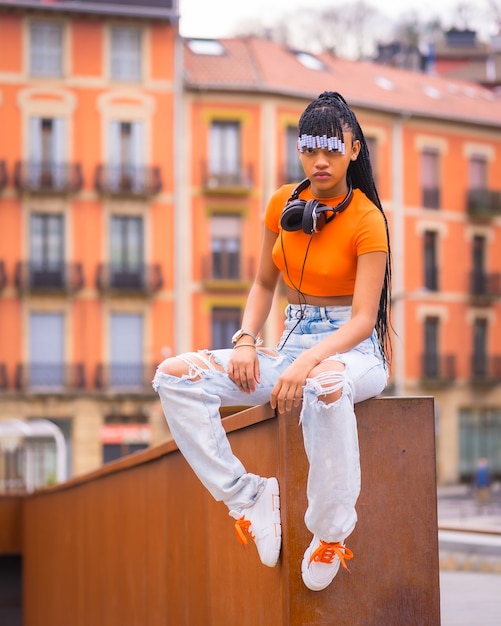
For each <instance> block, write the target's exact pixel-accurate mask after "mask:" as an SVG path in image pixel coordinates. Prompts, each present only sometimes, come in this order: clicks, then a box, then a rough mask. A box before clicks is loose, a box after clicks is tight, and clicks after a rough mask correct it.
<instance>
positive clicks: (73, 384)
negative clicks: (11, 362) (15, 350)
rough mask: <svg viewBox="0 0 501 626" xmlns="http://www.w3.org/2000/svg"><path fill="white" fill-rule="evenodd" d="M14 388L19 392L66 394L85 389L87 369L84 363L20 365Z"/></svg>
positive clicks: (17, 369)
mask: <svg viewBox="0 0 501 626" xmlns="http://www.w3.org/2000/svg"><path fill="white" fill-rule="evenodd" d="M14 386H15V388H16V389H17V390H19V391H31V392H38V393H65V392H70V391H78V390H83V389H85V386H86V380H85V368H84V365H83V364H82V363H78V364H74V365H68V364H65V363H28V364H25V363H20V364H19V365H18V366H17V368H16V373H15V377H14Z"/></svg>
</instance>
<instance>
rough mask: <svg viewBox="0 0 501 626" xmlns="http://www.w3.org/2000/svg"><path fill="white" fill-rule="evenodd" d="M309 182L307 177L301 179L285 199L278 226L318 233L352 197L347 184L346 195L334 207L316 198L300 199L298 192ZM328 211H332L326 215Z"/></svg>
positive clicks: (308, 184)
mask: <svg viewBox="0 0 501 626" xmlns="http://www.w3.org/2000/svg"><path fill="white" fill-rule="evenodd" d="M310 184H311V183H310V179H309V178H305V179H304V180H302V181H301V182H300V183H299V185H297V187H296V188H295V189H294V191H293V192H292V195H291V197H290V198H289V199H288V200H287V204H286V205H285V208H284V210H283V211H282V215H281V217H280V226H281V227H282V228H283V229H284V230H288V231H294V230H300V229H302V230H303V232H304V233H306V234H307V235H312V234H313V233H318V232H319V231H320V230H322V228H323V227H324V226H325V225H326V224H328V223H329V222H330V221H331V220H333V219H334V218H335V217H336V215H337V214H338V213H341V211H344V210H345V209H346V207H347V206H348V205H349V204H350V202H351V199H352V197H353V189H352V187H351V185H349V186H348V193H347V194H346V196H345V197H344V198H343V199H342V200H341V202H340V203H339V204H338V205H336V206H334V207H333V206H329V205H327V204H322V203H320V202H319V201H318V200H300V199H299V194H300V193H301V192H302V191H304V190H305V189H307V188H308V187H309V186H310ZM328 213H332V215H329V216H327V214H328Z"/></svg>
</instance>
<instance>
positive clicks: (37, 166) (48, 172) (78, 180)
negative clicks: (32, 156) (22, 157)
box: [14, 161, 83, 193]
mask: <svg viewBox="0 0 501 626" xmlns="http://www.w3.org/2000/svg"><path fill="white" fill-rule="evenodd" d="M14 184H15V186H16V188H17V189H18V190H19V191H31V192H46V193H76V192H77V191H80V189H81V188H82V186H83V176H82V168H81V166H80V163H43V162H36V161H27V162H23V161H18V162H17V163H16V166H15V169H14Z"/></svg>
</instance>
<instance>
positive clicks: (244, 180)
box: [202, 161, 254, 193]
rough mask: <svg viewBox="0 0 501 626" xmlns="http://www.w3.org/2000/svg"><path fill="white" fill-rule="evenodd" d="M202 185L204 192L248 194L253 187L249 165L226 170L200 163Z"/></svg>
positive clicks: (251, 169) (251, 171)
mask: <svg viewBox="0 0 501 626" xmlns="http://www.w3.org/2000/svg"><path fill="white" fill-rule="evenodd" d="M202 185H203V188H204V190H205V191H206V192H209V193H210V192H212V193H213V192H219V193H235V192H237V193H242V192H244V193H245V192H249V191H250V190H251V189H252V187H253V185H254V173H253V168H252V166H251V165H246V166H244V165H242V166H239V167H232V168H228V169H226V170H225V169H221V168H218V169H215V168H214V167H212V166H211V164H210V163H207V162H205V161H204V162H203V163H202Z"/></svg>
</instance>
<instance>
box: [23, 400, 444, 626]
mask: <svg viewBox="0 0 501 626" xmlns="http://www.w3.org/2000/svg"><path fill="white" fill-rule="evenodd" d="M357 416H358V420H359V431H360V448H361V454H362V472H363V488H362V494H361V497H360V500H359V506H358V511H359V523H358V526H357V528H356V530H355V532H354V533H353V535H352V537H351V538H350V540H349V547H350V548H351V549H352V550H353V551H354V552H355V558H354V559H353V561H350V569H351V571H352V574H351V575H350V574H347V573H346V572H344V571H342V572H340V573H339V574H338V576H337V577H336V579H335V580H334V582H333V584H332V585H331V586H330V587H329V588H328V589H326V590H325V591H322V592H312V591H309V590H308V589H306V588H305V587H304V585H303V583H302V581H301V575H300V563H301V558H302V554H303V551H304V549H305V547H306V545H307V544H308V543H309V541H310V536H309V534H308V532H307V531H306V529H305V528H304V524H303V515H304V510H305V503H306V500H305V489H306V470H307V466H306V459H305V456H304V451H303V448H302V438H301V429H300V427H299V426H298V415H297V412H296V413H293V414H290V415H286V416H281V417H279V418H278V419H276V418H275V416H274V414H273V412H272V411H271V409H270V407H269V406H268V405H266V406H264V407H256V408H254V409H249V410H247V411H244V412H241V413H238V414H236V415H233V416H229V417H227V418H226V419H225V424H226V427H227V429H228V431H230V440H231V442H232V445H233V447H234V449H235V451H236V453H237V454H238V455H239V456H240V458H241V459H242V460H243V461H244V463H245V464H246V466H247V469H248V470H249V471H253V472H258V473H261V474H264V475H277V476H278V477H279V480H280V483H281V493H282V520H283V539H284V543H283V550H282V556H281V560H280V562H279V565H278V566H277V567H276V568H273V569H270V568H266V567H264V566H262V565H261V563H260V561H259V558H258V555H257V552H256V550H255V547H254V546H247V547H246V548H243V547H242V546H241V545H240V544H239V543H238V542H237V541H236V538H235V534H234V530H233V521H232V520H231V518H230V517H229V516H228V514H227V510H226V507H225V506H224V505H223V504H221V503H216V502H214V501H213V500H212V499H211V497H210V496H209V495H208V494H207V493H206V492H205V490H204V489H203V487H202V486H201V485H200V484H199V482H198V480H197V479H196V478H195V476H194V475H193V473H192V472H191V470H190V469H189V468H188V466H187V465H186V463H185V461H184V459H183V458H182V457H181V455H180V454H179V452H178V451H177V450H176V448H175V446H174V444H172V443H171V444H165V445H163V446H159V447H157V448H154V449H152V450H148V451H146V452H144V453H139V454H137V455H133V456H131V457H128V458H126V459H124V460H121V461H118V462H116V463H113V464H110V465H109V466H106V467H104V468H102V469H101V470H99V471H96V472H94V473H92V474H90V475H87V476H84V477H81V478H79V479H76V480H74V481H71V482H70V483H67V484H65V485H63V486H58V487H54V488H51V489H48V490H45V491H43V492H40V493H36V494H33V495H31V496H28V497H27V498H26V499H25V502H24V534H23V542H24V599H25V605H24V626H47V624H51V625H53V626H70V625H71V626H89V625H92V626H100V625H103V626H115V625H116V626H164V625H173V626H182V625H186V626H205V625H208V626H212V625H214V626H216V625H217V626H220V625H222V626H233V625H237V624H238V625H239V626H257V625H259V626H261V625H263V626H267V625H270V626H277V625H283V626H286V625H287V626H295V625H299V624H302V625H303V624H338V625H343V624H356V625H357V626H363V625H371V626H379V625H380V624H406V626H413V625H416V626H418V625H419V626H423V625H427V624H429V625H433V626H435V625H437V624H439V623H440V617H439V614H440V610H439V587H438V584H439V583H438V537H437V518H436V485H435V457H434V420H433V402H432V400H431V399H429V398H405V399H402V398H400V399H397V398H394V399H393V398H385V399H376V400H370V401H368V402H365V403H362V404H360V405H358V406H357Z"/></svg>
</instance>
